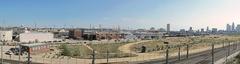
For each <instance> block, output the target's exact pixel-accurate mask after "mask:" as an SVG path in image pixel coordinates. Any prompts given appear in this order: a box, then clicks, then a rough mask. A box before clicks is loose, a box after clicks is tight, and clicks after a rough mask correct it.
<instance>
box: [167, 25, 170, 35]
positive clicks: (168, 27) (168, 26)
mask: <svg viewBox="0 0 240 64" xmlns="http://www.w3.org/2000/svg"><path fill="white" fill-rule="evenodd" d="M167 32H168V33H169V32H170V24H167Z"/></svg>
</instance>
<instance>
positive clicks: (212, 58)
mask: <svg viewBox="0 0 240 64" xmlns="http://www.w3.org/2000/svg"><path fill="white" fill-rule="evenodd" d="M212 64H214V43H212Z"/></svg>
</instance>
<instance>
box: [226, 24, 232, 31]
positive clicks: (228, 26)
mask: <svg viewBox="0 0 240 64" xmlns="http://www.w3.org/2000/svg"><path fill="white" fill-rule="evenodd" d="M226 31H227V32H229V31H232V28H231V25H230V24H227V26H226Z"/></svg>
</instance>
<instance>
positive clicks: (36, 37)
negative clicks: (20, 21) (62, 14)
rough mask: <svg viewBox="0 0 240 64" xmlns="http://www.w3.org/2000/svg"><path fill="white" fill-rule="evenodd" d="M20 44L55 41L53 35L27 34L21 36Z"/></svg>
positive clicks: (42, 33)
mask: <svg viewBox="0 0 240 64" xmlns="http://www.w3.org/2000/svg"><path fill="white" fill-rule="evenodd" d="M19 41H20V42H49V41H51V42H52V41H54V35H53V34H52V33H45V32H25V33H22V34H20V35H19Z"/></svg>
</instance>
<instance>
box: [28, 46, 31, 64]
mask: <svg viewBox="0 0 240 64" xmlns="http://www.w3.org/2000/svg"><path fill="white" fill-rule="evenodd" d="M27 52H28V57H27V64H31V58H32V57H31V56H30V49H28V51H27Z"/></svg>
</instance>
